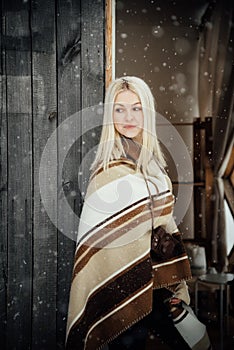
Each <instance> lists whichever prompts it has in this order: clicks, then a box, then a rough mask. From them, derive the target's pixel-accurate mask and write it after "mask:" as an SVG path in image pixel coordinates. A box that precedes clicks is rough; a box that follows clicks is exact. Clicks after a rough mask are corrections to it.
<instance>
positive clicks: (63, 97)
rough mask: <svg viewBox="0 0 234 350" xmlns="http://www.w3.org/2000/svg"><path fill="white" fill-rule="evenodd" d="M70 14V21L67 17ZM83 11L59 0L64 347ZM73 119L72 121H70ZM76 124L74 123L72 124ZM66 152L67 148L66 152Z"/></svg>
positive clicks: (60, 324) (76, 198)
mask: <svg viewBox="0 0 234 350" xmlns="http://www.w3.org/2000/svg"><path fill="white" fill-rule="evenodd" d="M68 18H69V21H68V20H67V19H68ZM80 25H81V15H80V2H78V1H76V0H71V1H69V2H68V1H63V0H58V1H57V55H58V123H59V125H60V126H61V125H62V123H67V128H65V129H66V130H67V131H68V132H64V128H61V129H60V128H59V129H58V140H59V142H58V155H59V165H60V167H61V168H60V171H59V183H58V186H59V188H60V193H61V192H62V193H63V194H64V195H65V197H66V200H67V203H68V204H69V206H70V208H71V209H70V213H68V212H67V209H66V208H67V207H66V205H65V203H63V202H59V217H60V219H62V221H63V225H64V231H63V233H62V232H61V231H60V232H59V234H58V280H57V310H58V314H57V346H58V348H63V347H64V343H65V331H66V320H67V308H68V302H69V293H70V284H71V274H72V269H73V261H74V248H75V239H76V232H77V228H78V223H77V220H76V218H75V215H78V213H79V203H80V194H79V187H78V181H77V179H78V177H77V175H78V169H79V162H80V149H81V148H80V138H78V140H76V135H78V134H79V130H80V128H81V125H80V124H81V120H80V114H79V113H77V115H75V116H74V117H73V115H74V114H75V113H76V112H78V111H79V110H80V109H81V105H80V104H81V101H80V95H81V84H80V77H81V60H80V50H81V40H80V36H81V32H80ZM69 120H72V121H73V122H72V124H70V123H69ZM71 125H73V126H71ZM72 139H73V140H74V141H72V142H71V148H70V150H68V149H67V156H66V157H65V161H64V163H63V164H62V155H63V154H64V152H63V147H64V145H65V144H69V143H70V140H72ZM65 153H66V152H65Z"/></svg>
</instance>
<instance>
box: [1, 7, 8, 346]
mask: <svg viewBox="0 0 234 350" xmlns="http://www.w3.org/2000/svg"><path fill="white" fill-rule="evenodd" d="M0 15H1V17H0V25H1V26H0V36H1V40H2V39H3V35H4V34H5V33H4V30H5V27H4V24H5V23H4V22H5V21H4V17H3V13H2V7H1V6H0ZM0 164H1V171H0V339H1V344H2V347H3V348H5V347H6V321H7V305H6V295H7V207H8V200H7V119H6V68H5V50H4V47H1V52H0Z"/></svg>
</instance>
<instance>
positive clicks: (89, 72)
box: [81, 0, 105, 108]
mask: <svg viewBox="0 0 234 350" xmlns="http://www.w3.org/2000/svg"><path fill="white" fill-rule="evenodd" d="M81 18H82V32H81V41H82V51H81V60H82V108H86V107H90V106H94V105H97V104H99V103H100V102H103V94H104V88H105V84H104V78H105V77H104V25H105V1H104V0H101V1H99V0H94V1H93V0H87V1H82V2H81Z"/></svg>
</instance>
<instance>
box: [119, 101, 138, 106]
mask: <svg viewBox="0 0 234 350" xmlns="http://www.w3.org/2000/svg"><path fill="white" fill-rule="evenodd" d="M128 104H129V103H128ZM139 104H140V105H141V102H140V101H139V102H135V103H133V104H132V105H131V106H135V105H139ZM116 105H119V106H122V107H124V106H125V104H122V103H119V102H117V103H115V106H116Z"/></svg>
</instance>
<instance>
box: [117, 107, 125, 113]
mask: <svg viewBox="0 0 234 350" xmlns="http://www.w3.org/2000/svg"><path fill="white" fill-rule="evenodd" d="M123 111H124V109H123V108H120V107H118V108H115V112H117V113H123Z"/></svg>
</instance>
